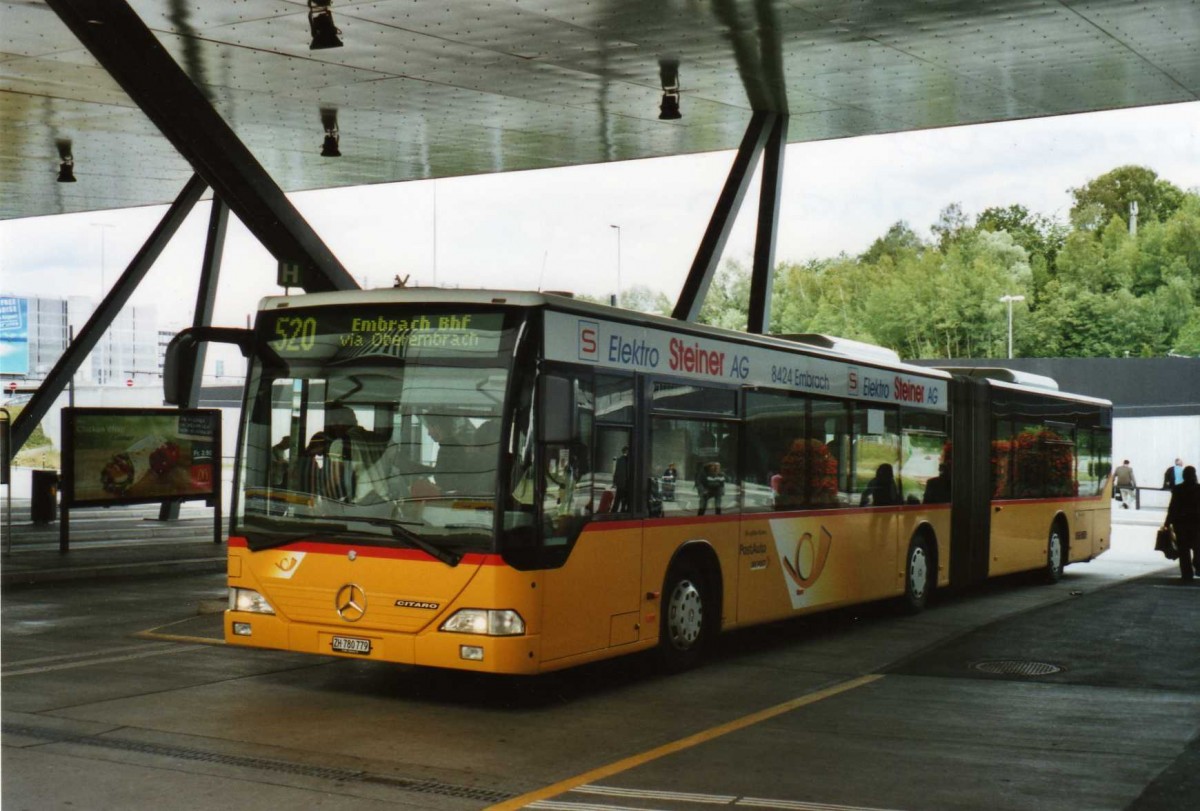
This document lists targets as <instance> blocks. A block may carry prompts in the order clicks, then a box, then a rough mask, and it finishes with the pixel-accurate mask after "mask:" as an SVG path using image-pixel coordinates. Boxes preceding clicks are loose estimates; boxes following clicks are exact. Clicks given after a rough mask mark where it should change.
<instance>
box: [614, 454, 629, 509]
mask: <svg viewBox="0 0 1200 811" xmlns="http://www.w3.org/2000/svg"><path fill="white" fill-rule="evenodd" d="M612 476H613V488H614V489H615V490H616V493H615V494H614V495H613V505H612V511H613V512H615V513H627V512H629V446H625V447H624V448H621V455H620V456H618V457H617V458H616V461H615V462H614V463H613V474H612Z"/></svg>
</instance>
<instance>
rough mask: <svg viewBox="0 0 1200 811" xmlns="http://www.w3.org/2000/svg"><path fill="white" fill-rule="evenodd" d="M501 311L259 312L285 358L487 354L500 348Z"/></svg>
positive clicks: (349, 309) (267, 334) (269, 339)
mask: <svg viewBox="0 0 1200 811" xmlns="http://www.w3.org/2000/svg"><path fill="white" fill-rule="evenodd" d="M503 328H504V314H503V313H499V312H493V313H477V312H447V311H445V310H441V311H429V312H419V311H415V312H414V311H407V310H398V309H397V308H395V307H379V306H374V307H372V306H366V307H364V306H355V307H337V308H334V307H329V308H313V309H307V310H294V311H292V310H279V311H271V312H264V313H262V314H261V315H260V317H259V330H260V333H259V334H260V335H262V336H263V337H264V338H265V339H266V341H267V345H268V346H269V347H270V348H271V349H272V350H274V351H275V353H276V354H278V355H279V356H280V357H282V358H285V359H297V360H298V359H306V358H310V359H313V360H330V359H337V360H348V359H355V358H364V357H373V356H384V357H390V358H396V359H399V358H414V357H422V358H450V357H458V358H461V357H476V356H479V357H487V356H494V355H496V353H497V352H499V350H500V344H501V338H502V336H503V334H504V332H503Z"/></svg>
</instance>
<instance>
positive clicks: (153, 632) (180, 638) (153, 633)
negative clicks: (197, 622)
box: [133, 617, 225, 645]
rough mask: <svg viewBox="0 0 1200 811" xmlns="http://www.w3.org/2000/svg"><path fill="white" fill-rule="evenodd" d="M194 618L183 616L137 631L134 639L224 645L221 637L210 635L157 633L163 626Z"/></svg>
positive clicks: (168, 626)
mask: <svg viewBox="0 0 1200 811" xmlns="http://www.w3.org/2000/svg"><path fill="white" fill-rule="evenodd" d="M194 619H196V618H195V617H184V618H183V619H181V620H175V621H174V622H168V623H167V624H166V625H159V626H157V627H154V628H150V629H148V630H145V631H138V632H137V633H136V634H134V635H133V636H134V638H135V639H155V640H160V641H162V642H188V643H191V644H195V645H224V644H225V640H224V639H223V638H217V637H212V636H184V635H182V634H164V633H159V632H160V631H161V630H162V629H163V628H170V627H171V626H172V625H179V624H180V623H184V622H192V621H193V620H194Z"/></svg>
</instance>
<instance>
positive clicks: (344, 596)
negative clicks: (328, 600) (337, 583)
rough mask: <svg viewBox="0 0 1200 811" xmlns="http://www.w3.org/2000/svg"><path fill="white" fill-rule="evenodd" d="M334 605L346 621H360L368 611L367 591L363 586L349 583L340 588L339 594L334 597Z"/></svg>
mask: <svg viewBox="0 0 1200 811" xmlns="http://www.w3.org/2000/svg"><path fill="white" fill-rule="evenodd" d="M333 607H334V608H336V609H337V612H338V616H339V617H341V618H342V619H344V620H345V621H346V622H358V621H359V620H360V619H362V618H363V614H366V613H367V593H366V592H365V591H363V590H362V586H359V585H357V584H355V583H347V584H346V585H344V586H342V587H341V588H340V589H338V593H337V596H336V597H334V598H333Z"/></svg>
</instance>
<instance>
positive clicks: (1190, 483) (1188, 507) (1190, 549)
mask: <svg viewBox="0 0 1200 811" xmlns="http://www.w3.org/2000/svg"><path fill="white" fill-rule="evenodd" d="M1182 478H1183V481H1182V482H1180V484H1179V485H1177V486H1176V487H1175V489H1174V490H1173V491H1172V492H1171V504H1170V506H1168V507H1167V521H1166V525H1167V526H1170V527H1172V528H1173V529H1174V530H1175V543H1176V545H1177V546H1178V547H1179V575H1180V577H1182V578H1183V579H1184V580H1185V581H1191V580H1192V579H1193V578H1194V577H1195V576H1196V565H1197V564H1198V563H1200V483H1197V482H1196V468H1194V467H1192V466H1191V465H1188V466H1187V467H1185V468H1184V469H1183V476H1182Z"/></svg>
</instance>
